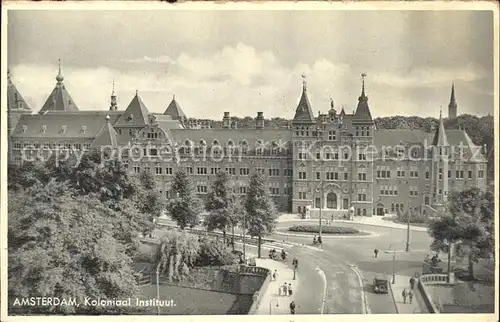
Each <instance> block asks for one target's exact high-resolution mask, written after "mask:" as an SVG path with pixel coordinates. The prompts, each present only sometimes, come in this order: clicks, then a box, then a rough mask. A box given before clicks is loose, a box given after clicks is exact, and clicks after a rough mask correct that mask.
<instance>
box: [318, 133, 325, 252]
mask: <svg viewBox="0 0 500 322" xmlns="http://www.w3.org/2000/svg"><path fill="white" fill-rule="evenodd" d="M316 136H317V138H318V141H317V142H318V143H319V144H318V145H319V148H320V149H319V151H320V153H319V157H320V176H319V184H320V196H319V241H320V243H319V247H320V248H323V238H321V233H322V209H323V194H324V191H323V175H324V171H323V157H324V156H323V144H322V143H323V142H322V139H321V136H322V133H321V129H320V127H319V126H318V127H317V128H316Z"/></svg>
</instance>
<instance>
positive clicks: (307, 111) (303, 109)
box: [292, 84, 315, 123]
mask: <svg viewBox="0 0 500 322" xmlns="http://www.w3.org/2000/svg"><path fill="white" fill-rule="evenodd" d="M292 122H293V123H315V118H314V114H313V112H312V109H311V103H310V102H309V98H308V97H307V88H306V85H305V84H304V86H303V88H302V96H301V97H300V101H299V104H298V105H297V108H296V109H295V116H294V117H293V121H292Z"/></svg>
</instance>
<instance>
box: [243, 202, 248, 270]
mask: <svg viewBox="0 0 500 322" xmlns="http://www.w3.org/2000/svg"><path fill="white" fill-rule="evenodd" d="M246 227H247V217H246V211H245V210H243V261H244V262H245V264H246V263H247V257H246V243H245V242H246V238H245V234H246Z"/></svg>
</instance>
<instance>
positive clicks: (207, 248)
mask: <svg viewBox="0 0 500 322" xmlns="http://www.w3.org/2000/svg"><path fill="white" fill-rule="evenodd" d="M198 255H199V257H198V259H197V261H196V263H195V266H224V265H231V264H234V263H238V256H237V255H235V254H233V253H231V250H230V249H229V248H228V247H227V246H226V244H225V243H224V242H223V241H221V240H218V239H215V238H211V237H202V238H200V250H199V251H198Z"/></svg>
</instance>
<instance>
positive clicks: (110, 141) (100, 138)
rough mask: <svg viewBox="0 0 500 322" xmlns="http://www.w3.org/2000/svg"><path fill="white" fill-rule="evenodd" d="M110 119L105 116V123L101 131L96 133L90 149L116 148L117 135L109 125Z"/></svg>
mask: <svg viewBox="0 0 500 322" xmlns="http://www.w3.org/2000/svg"><path fill="white" fill-rule="evenodd" d="M110 120H111V117H110V116H109V115H106V123H105V124H103V125H102V127H101V129H100V130H99V132H98V133H97V136H96V138H95V139H94V141H92V144H91V145H90V148H92V149H93V148H98V147H102V146H111V147H113V148H116V147H118V140H117V137H118V134H117V133H116V131H115V129H114V128H113V126H112V125H111V122H110Z"/></svg>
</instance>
